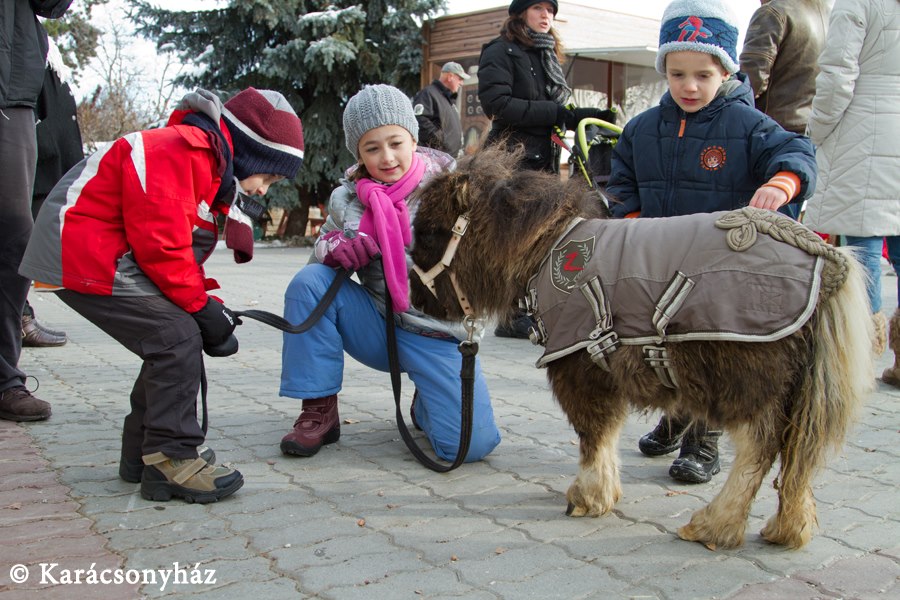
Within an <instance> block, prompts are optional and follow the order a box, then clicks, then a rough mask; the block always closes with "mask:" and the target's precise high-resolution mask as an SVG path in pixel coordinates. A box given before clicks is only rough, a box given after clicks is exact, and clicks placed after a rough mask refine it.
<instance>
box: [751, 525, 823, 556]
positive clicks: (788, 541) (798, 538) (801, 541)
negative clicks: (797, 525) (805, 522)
mask: <svg viewBox="0 0 900 600" xmlns="http://www.w3.org/2000/svg"><path fill="white" fill-rule="evenodd" d="M774 521H775V518H774V517H773V518H772V519H771V520H770V521H769V522H768V523H767V524H766V526H765V527H763V528H762V531H760V532H759V535H761V536H762V537H763V539H764V540H766V541H767V542H769V543H770V544H777V545H779V546H784V547H785V548H789V549H791V550H797V549H799V548H802V547H803V546H805V545H806V544H808V543H809V541H810V540H811V539H812V534H813V531H812V528H811V527H803V528H801V529H799V530H797V529H790V530H789V529H787V528H782V527H778V525H777V524H776V523H775V522H774Z"/></svg>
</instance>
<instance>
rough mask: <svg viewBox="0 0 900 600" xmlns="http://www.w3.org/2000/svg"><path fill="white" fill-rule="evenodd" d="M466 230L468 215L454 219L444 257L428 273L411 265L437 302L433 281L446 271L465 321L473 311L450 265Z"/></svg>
mask: <svg viewBox="0 0 900 600" xmlns="http://www.w3.org/2000/svg"><path fill="white" fill-rule="evenodd" d="M468 228H469V214H468V213H463V214H461V215H459V216H458V217H457V218H456V223H454V225H453V229H452V230H451V236H450V241H449V242H447V247H446V248H445V249H444V255H443V256H442V257H441V260H440V261H438V263H437V264H436V265H434V266H433V267H431V268H430V269H428V271H424V270H422V268H421V267H419V265H413V270H414V271H415V272H416V273H417V274H418V275H419V279H420V280H421V281H422V283H423V284H424V285H425V287H427V288H428V291H430V292H431V295H432V296H434V297H435V299H437V300H440V298H438V295H437V288H436V287H435V285H434V280H435V278H437V276H438V275H440V274H441V273H443V272H444V271H447V273H449V274H450V283H451V284H453V291H455V292H456V299H457V301H459V307H460V308H461V309H462V311H463V314H464V315H466V319H474V318H475V311H474V310H472V305H471V304H470V303H469V300H468V298H466V295H465V294H463V293H462V290H460V289H459V283H458V282H457V281H456V274H455V273H454V272H453V271H451V270H450V263H451V262H453V257H454V256H455V255H456V248H457V247H458V246H459V242H460V240H462V236H464V235H465V234H466V229H468Z"/></svg>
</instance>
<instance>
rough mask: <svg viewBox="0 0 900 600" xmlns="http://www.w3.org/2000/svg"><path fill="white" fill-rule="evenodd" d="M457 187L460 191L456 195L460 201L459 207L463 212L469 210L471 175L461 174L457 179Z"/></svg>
mask: <svg viewBox="0 0 900 600" xmlns="http://www.w3.org/2000/svg"><path fill="white" fill-rule="evenodd" d="M456 188H457V189H458V190H459V192H458V193H457V195H456V198H457V200H458V201H459V208H460V210H461V211H462V212H466V211H468V210H469V177H468V175H465V174H460V175H459V178H458V179H457V181H456Z"/></svg>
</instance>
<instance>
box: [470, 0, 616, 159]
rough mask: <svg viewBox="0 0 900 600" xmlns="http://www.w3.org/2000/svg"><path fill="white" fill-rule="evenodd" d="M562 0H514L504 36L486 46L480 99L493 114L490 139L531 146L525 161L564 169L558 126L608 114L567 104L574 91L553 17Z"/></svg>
mask: <svg viewBox="0 0 900 600" xmlns="http://www.w3.org/2000/svg"><path fill="white" fill-rule="evenodd" d="M558 9H559V5H558V4H557V1H556V0H513V2H512V4H510V6H509V17H508V18H507V19H506V21H505V22H504V23H503V27H502V28H501V30H500V36H499V37H497V38H496V39H494V40H492V41H490V42H488V43H487V44H485V45H484V47H483V48H482V49H481V57H480V58H479V60H478V98H479V100H480V101H481V106H482V108H483V109H484V112H485V114H486V115H487V116H488V117H490V118H491V119H493V127H492V128H491V131H490V133H489V134H488V138H487V143H488V144H492V143H497V142H498V141H500V140H505V143H506V145H507V146H508V147H509V148H510V149H512V148H514V147H515V146H516V145H518V144H522V145H524V146H525V162H524V164H523V166H524V167H525V168H528V169H533V170H536V171H538V170H543V171H549V172H552V173H558V172H559V146H556V145H554V144H553V143H552V142H551V139H550V136H551V135H552V133H553V126H554V125H557V126H559V127H563V126H565V127H568V128H569V129H574V128H575V126H576V125H577V123H578V121H580V120H581V119H583V118H586V117H596V118H603V115H605V114H606V113H605V112H604V111H600V110H599V109H595V108H578V109H567V108H566V107H565V104H566V102H568V101H569V99H570V97H571V95H572V90H571V89H570V88H569V86H568V84H566V80H565V75H564V74H563V70H562V67H561V66H560V63H561V62H562V60H563V56H564V55H563V51H562V45H561V43H560V39H559V35H558V34H557V32H556V30H554V29H553V19H554V18H555V16H556V12H557V10H558Z"/></svg>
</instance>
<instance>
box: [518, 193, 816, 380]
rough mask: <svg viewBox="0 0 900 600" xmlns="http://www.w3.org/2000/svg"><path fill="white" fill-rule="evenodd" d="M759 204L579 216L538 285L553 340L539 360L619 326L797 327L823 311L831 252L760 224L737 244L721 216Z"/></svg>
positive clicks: (662, 336) (709, 334)
mask: <svg viewBox="0 0 900 600" xmlns="http://www.w3.org/2000/svg"><path fill="white" fill-rule="evenodd" d="M753 210H755V209H749V211H748V209H744V210H743V212H742V211H730V212H719V213H709V214H697V215H687V216H680V217H669V218H661V219H622V220H588V221H580V222H578V223H576V224H575V225H574V226H573V227H571V228H570V230H569V231H568V232H567V233H566V234H565V235H564V236H563V238H562V239H561V240H559V241H558V242H557V243H556V244H555V245H554V247H553V249H552V250H551V252H550V254H549V255H548V256H547V257H546V258H545V259H544V261H543V262H542V263H541V267H540V269H539V271H538V273H537V275H535V276H533V277H532V278H531V280H530V281H529V284H528V290H527V292H528V296H527V297H526V305H527V308H528V310H529V311H530V312H531V313H532V315H533V316H534V318H535V321H536V323H537V339H536V340H535V343H539V344H542V345H544V347H545V352H544V354H543V356H541V358H540V359H539V360H538V362H537V366H539V367H542V366H545V365H546V364H547V363H548V362H551V361H553V360H556V359H557V358H560V357H561V356H565V355H567V354H570V353H572V352H575V351H577V350H580V349H582V348H586V347H588V346H589V345H591V344H592V343H593V342H594V341H596V340H597V339H598V338H600V337H601V336H602V335H603V334H605V333H609V332H610V331H612V332H614V334H615V336H617V337H618V340H619V343H622V344H635V345H636V344H656V345H661V344H664V343H665V342H667V341H671V342H681V341H688V340H719V341H723V340H728V341H742V342H765V341H774V340H778V339H781V338H783V337H786V336H788V335H790V334H791V333H794V332H795V331H797V330H798V329H799V328H800V327H801V326H802V325H803V324H804V323H805V322H806V321H807V320H808V319H809V318H810V316H811V315H812V313H813V311H814V309H815V306H816V301H817V297H818V293H819V287H820V285H821V272H822V267H823V260H824V259H823V258H821V257H819V256H813V255H811V254H809V253H807V252H806V251H804V250H802V249H800V248H798V247H795V246H794V245H792V244H791V243H787V242H784V241H779V240H778V239H775V238H774V237H772V236H771V235H767V234H764V233H760V234H759V235H757V233H756V232H755V231H754V232H752V236H750V237H751V238H752V239H751V240H750V241H749V242H746V243H743V244H742V246H743V247H741V248H738V249H736V248H735V247H734V246H735V245H736V244H735V243H734V237H732V239H731V240H729V239H728V235H729V230H727V229H724V228H722V225H721V223H720V225H719V226H717V224H716V223H717V221H720V220H722V219H723V218H724V220H728V219H729V218H731V219H732V220H733V219H735V218H738V219H743V218H744V215H745V214H747V215H751V216H752V215H754V214H755V213H754V212H752V211H753ZM759 212H760V213H761V212H762V211H759ZM766 218H767V219H768V220H770V221H772V220H773V217H771V216H768V217H766ZM784 219H785V220H786V222H787V223H790V224H791V225H790V226H792V227H796V226H797V225H796V224H795V223H794V222H793V221H790V220H788V219H787V217H784ZM776 223H777V220H776Z"/></svg>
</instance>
